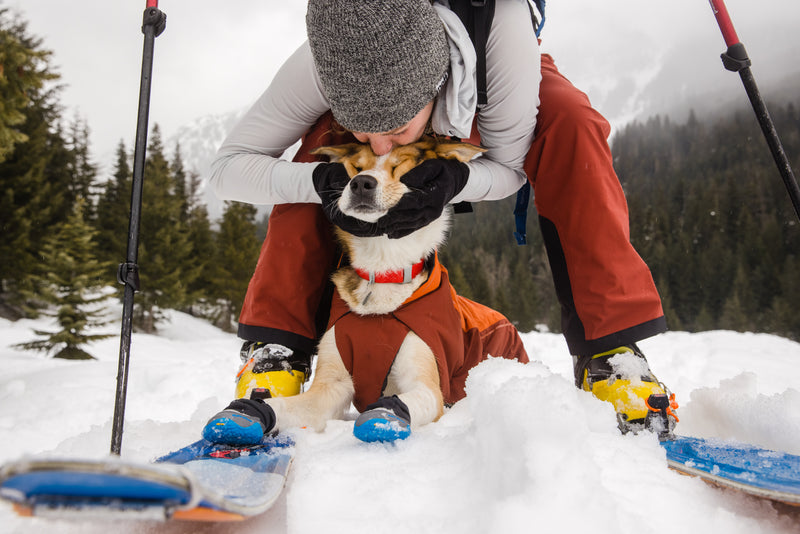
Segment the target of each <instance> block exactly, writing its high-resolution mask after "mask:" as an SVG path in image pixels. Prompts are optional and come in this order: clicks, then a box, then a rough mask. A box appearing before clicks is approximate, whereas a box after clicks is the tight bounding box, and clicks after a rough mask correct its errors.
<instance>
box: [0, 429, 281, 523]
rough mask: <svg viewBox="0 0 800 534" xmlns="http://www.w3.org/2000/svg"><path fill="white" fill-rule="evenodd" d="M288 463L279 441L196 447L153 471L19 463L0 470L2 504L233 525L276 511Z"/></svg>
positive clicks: (54, 513) (57, 512)
mask: <svg viewBox="0 0 800 534" xmlns="http://www.w3.org/2000/svg"><path fill="white" fill-rule="evenodd" d="M293 458H294V442H293V441H292V439H291V438H289V437H288V436H283V435H278V436H275V437H266V438H264V439H263V440H262V441H261V443H259V444H258V445H255V446H249V447H229V446H224V445H218V444H213V443H211V442H208V441H206V440H200V441H197V442H195V443H192V444H190V445H188V446H186V447H183V448H181V449H179V450H177V451H174V452H172V453H169V454H167V455H165V456H162V457H160V458H158V459H156V460H154V461H153V462H151V463H147V462H139V463H137V462H131V461H126V460H123V459H120V458H117V457H110V458H104V459H59V458H53V459H31V458H28V459H25V458H23V459H21V460H17V461H15V462H11V463H8V464H6V465H4V466H3V467H2V468H0V497H1V498H3V499H5V500H8V501H11V502H12V503H13V504H14V509H15V511H16V512H17V514H19V515H22V516H37V517H54V518H61V519H63V518H66V519H70V518H74V519H86V518H90V517H103V518H128V519H150V520H153V519H156V520H162V521H167V520H189V521H214V522H218V521H238V520H243V519H246V518H248V517H251V516H254V515H258V514H261V513H263V512H265V511H266V510H268V509H269V508H270V507H271V506H272V505H273V504H274V503H275V501H276V500H277V499H278V498H279V497H280V495H281V492H282V491H283V487H284V485H285V482H286V477H287V474H288V471H289V468H290V466H291V463H292V459H293Z"/></svg>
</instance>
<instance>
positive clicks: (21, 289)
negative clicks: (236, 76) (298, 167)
mask: <svg viewBox="0 0 800 534" xmlns="http://www.w3.org/2000/svg"><path fill="white" fill-rule="evenodd" d="M59 91H60V88H59V85H58V74H57V72H56V70H55V68H54V67H53V65H52V53H51V52H50V51H47V50H44V49H42V46H41V41H40V40H38V39H37V38H35V37H33V36H31V35H29V34H28V31H27V27H26V24H25V22H24V21H21V20H19V19H18V18H17V17H15V16H13V15H12V14H11V13H10V12H9V11H8V10H4V9H0V102H2V103H3V105H2V106H0V228H1V229H2V239H0V258H2V261H0V316H1V317H4V318H7V319H10V320H16V319H20V318H23V317H35V316H37V315H39V314H46V315H50V316H52V317H54V318H55V319H56V322H57V323H58V324H59V328H60V330H57V331H54V332H36V333H35V334H36V335H38V336H40V339H38V340H32V341H31V342H30V343H28V344H26V348H31V349H37V350H47V351H52V352H55V353H56V354H57V355H59V356H61V357H67V358H83V357H89V356H88V354H86V353H85V352H83V351H82V350H81V348H80V347H81V345H83V344H85V343H88V342H90V341H92V340H93V339H97V334H96V328H94V329H93V327H97V326H100V325H102V324H103V319H102V314H101V313H98V306H100V305H101V304H99V302H101V301H102V299H99V298H98V295H111V296H112V297H111V298H113V295H116V296H117V298H121V295H122V286H121V285H120V284H119V283H118V282H117V265H118V264H119V263H121V262H123V261H125V257H126V248H127V237H128V220H129V211H130V191H131V180H132V176H131V175H132V169H131V165H132V164H131V161H132V156H133V154H132V150H131V149H130V148H129V147H126V146H125V144H124V143H123V142H122V141H120V143H119V145H118V148H117V153H116V158H115V161H113V162H107V163H109V164H110V166H111V170H110V171H109V172H108V173H107V174H106V173H102V172H100V171H99V168H100V166H99V165H97V164H96V163H95V162H94V161H93V159H92V155H91V147H90V146H89V125H88V124H86V122H85V121H84V120H83V119H82V118H81V117H79V116H76V117H65V116H64V112H63V110H62V107H61V105H60V103H59ZM798 104H800V101H798V102H797V103H780V102H778V103H769V105H770V110H771V112H772V116H773V119H774V120H775V123H776V128H777V130H778V132H779V133H780V135H781V138H782V140H783V143H784V147H785V149H786V152H787V154H789V156H790V158H791V161H792V166H793V168H794V169H798V168H800V112H798V109H797V107H796V106H797V105H798ZM612 150H613V154H614V162H615V168H616V170H617V172H618V175H619V178H620V181H621V183H622V185H623V188H624V190H625V192H626V194H627V198H628V204H629V211H630V220H631V240H632V242H633V244H634V245H635V247H636V248H637V250H638V251H639V253H640V254H641V256H642V257H643V258H644V259H645V261H646V262H647V263H648V265H649V266H650V268H651V271H652V273H653V277H654V279H655V281H656V284H657V286H658V287H659V291H660V292H661V295H662V299H663V303H664V307H665V312H666V315H667V320H668V323H669V325H670V328H671V329H674V330H688V331H698V330H708V329H731V330H738V331H757V332H771V333H776V334H780V335H783V336H786V337H789V338H793V339H800V314H798V304H797V303H798V302H800V224H798V221H797V218H796V217H795V215H794V213H793V211H792V206H791V204H790V202H789V199H788V196H787V195H786V191H785V189H784V185H783V183H782V182H781V180H780V176H779V175H778V172H777V170H776V168H775V165H774V163H773V162H772V160H771V158H770V154H769V151H768V149H767V147H766V143H765V142H764V139H763V137H762V135H761V132H760V130H759V127H758V124H757V122H756V120H755V118H754V117H753V114H752V112H751V111H749V110H746V109H743V110H738V111H733V110H731V111H730V114H729V115H726V116H725V117H721V118H716V119H703V120H700V119H698V118H697V117H696V116H695V115H694V114H692V115H691V116H690V117H689V119H688V120H687V121H686V122H685V123H675V122H673V121H671V120H670V119H669V118H668V117H654V118H651V119H648V120H647V121H644V122H635V123H632V124H629V125H628V126H626V127H625V128H624V129H622V130H621V131H619V132H618V133H617V134H616V135H615V137H614V138H613V140H612ZM145 177H146V179H145V181H144V191H143V198H144V204H143V210H142V219H141V228H140V248H139V257H138V264H139V267H140V279H141V289H140V291H139V292H137V294H136V298H135V303H136V307H135V312H134V327H135V329H136V330H137V331H141V332H153V331H155V330H157V328H158V325H159V324H161V323H162V321H164V318H165V317H164V311H165V310H169V309H178V310H183V311H186V312H188V313H191V314H193V315H195V316H200V317H205V318H207V319H208V320H209V321H211V322H213V323H214V324H216V325H218V326H220V327H222V328H225V329H228V330H233V329H234V327H235V321H236V317H237V315H238V312H239V309H240V307H241V305H242V301H243V299H244V293H245V290H246V287H247V282H248V280H249V277H250V275H251V274H252V272H253V269H254V268H255V264H256V260H257V258H258V253H259V250H260V244H261V241H262V240H263V237H264V234H265V230H264V226H265V225H264V223H263V222H261V221H259V220H258V217H257V212H256V208H255V207H254V206H251V205H247V204H241V203H232V202H231V203H227V204H226V208H225V210H224V213H223V215H222V216H221V218H220V220H215V221H212V220H210V219H209V216H208V212H207V210H206V207H205V206H204V205H203V203H202V202H200V200H199V198H200V195H199V192H200V187H201V182H200V180H201V178H200V176H198V174H197V172H195V171H194V170H193V169H186V168H185V167H184V163H183V160H182V157H181V148H180V146H179V145H176V146H173V147H165V146H164V141H163V139H162V135H161V132H160V130H159V128H158V126H157V125H156V126H154V127H153V129H152V131H151V132H150V135H149V142H148V147H147V159H146V164H145ZM473 207H474V210H475V211H474V213H472V214H459V215H456V216H455V222H454V226H453V230H452V235H451V237H450V240H449V243H448V244H447V246H446V248H445V249H444V251H443V252H442V259H443V261H444V263H445V265H446V266H447V267H448V269H449V271H450V274H451V279H452V281H453V284H454V286H455V287H456V289H457V290H458V291H459V293H461V294H463V295H464V296H467V297H469V298H472V299H474V300H477V301H479V302H482V303H484V304H486V305H489V306H492V307H494V308H496V309H498V310H500V311H502V312H503V313H505V314H506V315H507V316H508V317H509V318H510V319H511V320H512V321H513V322H514V323H515V324H517V326H518V328H519V329H520V330H521V331H530V330H532V329H535V328H544V327H546V328H548V329H550V330H552V331H559V330H560V325H559V322H560V311H559V305H558V302H557V300H556V298H555V292H554V290H553V283H552V280H551V277H550V272H549V264H548V260H547V256H546V254H545V251H544V247H543V245H542V241H541V237H540V235H539V232H538V227H537V217H536V214H535V211H534V208H533V201H531V207H530V213H529V218H528V241H529V244H528V245H527V246H522V247H520V246H517V245H516V243H515V240H514V238H513V236H512V232H513V230H514V217H513V214H512V212H513V209H514V199H513V198H511V199H506V200H504V201H499V202H484V203H480V204H476V205H474V206H473ZM110 331H111V332H113V331H114V329H110Z"/></svg>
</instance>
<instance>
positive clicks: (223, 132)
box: [165, 109, 245, 221]
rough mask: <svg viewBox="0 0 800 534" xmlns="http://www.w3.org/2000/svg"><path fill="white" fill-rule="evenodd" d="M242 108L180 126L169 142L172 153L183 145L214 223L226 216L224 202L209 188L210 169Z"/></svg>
mask: <svg viewBox="0 0 800 534" xmlns="http://www.w3.org/2000/svg"><path fill="white" fill-rule="evenodd" d="M244 112H245V110H244V109H240V110H237V111H231V112H229V113H224V114H222V115H207V116H205V117H200V118H198V119H196V120H194V121H192V122H191V123H189V124H186V125H184V126H182V127H180V128H179V129H178V130H177V131H176V132H175V133H174V134H173V135H171V136H170V137H169V139H167V141H166V145H165V146H166V147H167V149H168V150H169V151H170V153H172V150H174V148H175V146H176V144H180V149H181V156H182V159H183V163H184V166H185V168H186V170H187V171H188V172H195V173H197V174H198V175H200V179H201V184H202V185H201V187H202V197H201V198H202V201H203V202H205V204H206V206H207V207H208V213H209V218H210V219H211V220H212V221H213V220H216V219H218V218H219V217H220V216H221V215H222V211H223V209H224V202H223V201H222V200H220V199H219V198H217V196H216V195H215V194H214V192H213V191H211V190H210V188H209V187H208V177H209V169H210V167H211V163H212V162H213V161H214V156H215V155H216V153H217V150H218V149H219V147H220V145H221V144H222V141H224V140H225V136H227V135H228V132H229V131H230V130H231V129H232V128H233V127H234V125H235V124H236V122H237V121H238V120H239V119H240V118H241V116H242V115H243V114H244Z"/></svg>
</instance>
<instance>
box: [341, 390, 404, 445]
mask: <svg viewBox="0 0 800 534" xmlns="http://www.w3.org/2000/svg"><path fill="white" fill-rule="evenodd" d="M353 434H354V435H355V437H357V438H358V439H360V440H361V441H365V442H367V443H373V442H376V441H378V442H391V441H397V440H399V439H406V438H407V437H408V436H410V435H411V415H410V414H409V412H408V406H406V404H405V403H404V402H403V401H401V400H400V399H399V398H398V397H397V395H395V396H393V397H381V398H380V399H379V400H378V402H376V403H374V404H370V405H369V406H367V409H366V410H364V413H362V414H361V415H359V416H358V419H356V423H355V425H354V426H353Z"/></svg>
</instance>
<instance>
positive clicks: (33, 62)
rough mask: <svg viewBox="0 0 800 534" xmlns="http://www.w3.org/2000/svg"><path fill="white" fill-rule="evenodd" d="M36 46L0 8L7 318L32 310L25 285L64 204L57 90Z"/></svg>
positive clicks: (2, 292) (2, 274) (0, 208)
mask: <svg viewBox="0 0 800 534" xmlns="http://www.w3.org/2000/svg"><path fill="white" fill-rule="evenodd" d="M39 46H40V44H39V41H38V40H36V39H33V38H31V37H29V36H28V35H27V34H26V28H25V25H24V24H23V23H19V22H16V21H15V22H13V23H11V22H9V17H8V13H7V11H6V10H0V56H3V58H4V59H3V61H2V62H0V65H3V71H2V72H0V97H1V98H0V102H2V105H0V108H2V110H0V151H2V156H0V228H2V233H3V236H2V239H0V258H2V261H0V314H2V315H3V316H6V317H12V318H19V317H21V316H24V315H33V314H35V312H36V310H35V309H34V308H31V307H30V306H27V304H28V303H26V302H25V301H24V299H23V297H22V293H23V292H24V291H25V290H26V288H25V287H24V284H25V281H26V280H27V279H28V275H30V274H32V273H33V272H34V271H35V269H37V268H38V266H39V257H38V251H39V249H40V248H41V246H42V242H43V239H44V238H45V237H46V236H47V235H48V234H50V233H51V232H52V227H53V225H54V224H57V223H59V222H61V221H63V220H65V219H66V217H67V216H68V215H69V209H70V204H69V203H68V202H67V196H66V194H65V191H67V189H68V184H67V182H65V179H66V177H67V173H66V172H64V165H65V158H63V157H61V156H63V150H62V149H63V148H64V146H65V141H64V139H63V138H62V137H61V136H60V131H59V130H58V129H57V128H55V129H54V128H53V127H52V126H53V125H54V124H56V125H57V124H58V122H59V109H58V103H57V101H56V96H57V93H58V90H57V88H49V89H48V88H47V82H49V81H51V80H54V79H55V78H56V75H55V74H53V73H52V71H50V68H49V65H48V63H47V61H48V58H49V52H46V51H43V50H41V49H40V48H39ZM9 56H13V57H9ZM9 65H13V66H14V68H13V69H11V68H10V67H9ZM9 117H10V118H9ZM20 117H21V119H20ZM9 121H10V122H11V123H13V125H12V124H10V122H9ZM27 289H30V288H27Z"/></svg>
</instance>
